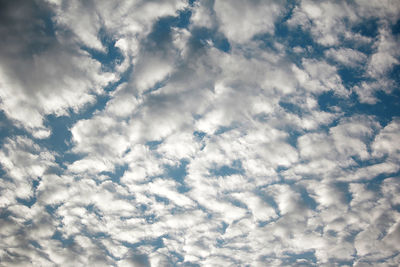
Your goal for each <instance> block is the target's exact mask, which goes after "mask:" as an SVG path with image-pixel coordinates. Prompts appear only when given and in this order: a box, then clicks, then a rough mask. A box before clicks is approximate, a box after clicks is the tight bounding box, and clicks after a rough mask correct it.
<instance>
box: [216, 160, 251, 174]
mask: <svg viewBox="0 0 400 267" xmlns="http://www.w3.org/2000/svg"><path fill="white" fill-rule="evenodd" d="M209 172H210V175H211V176H212V177H218V176H222V177H223V176H230V175H234V174H242V175H243V174H244V173H245V171H244V169H243V166H242V162H241V161H240V160H234V161H233V162H232V164H231V165H223V166H220V167H217V166H216V167H215V168H213V169H210V170H209Z"/></svg>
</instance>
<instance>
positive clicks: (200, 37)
mask: <svg viewBox="0 0 400 267" xmlns="http://www.w3.org/2000/svg"><path fill="white" fill-rule="evenodd" d="M191 34H192V44H193V46H194V47H197V48H201V47H203V46H204V45H206V44H207V42H208V41H211V42H212V44H213V46H214V47H215V48H217V49H219V50H221V51H223V52H226V53H229V51H230V50H231V44H230V43H229V41H228V39H227V38H226V37H225V36H224V35H223V34H222V33H221V32H218V31H217V30H216V29H209V28H205V27H195V28H193V29H192V30H191Z"/></svg>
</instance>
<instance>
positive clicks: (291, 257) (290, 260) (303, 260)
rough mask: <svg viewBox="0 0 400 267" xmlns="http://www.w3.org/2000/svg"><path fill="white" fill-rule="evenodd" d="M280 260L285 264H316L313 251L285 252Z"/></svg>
mask: <svg viewBox="0 0 400 267" xmlns="http://www.w3.org/2000/svg"><path fill="white" fill-rule="evenodd" d="M282 261H283V262H282V263H283V264H284V265H285V266H317V258H316V257H315V252H314V251H306V252H302V253H293V252H285V253H284V257H283V258H282Z"/></svg>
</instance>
